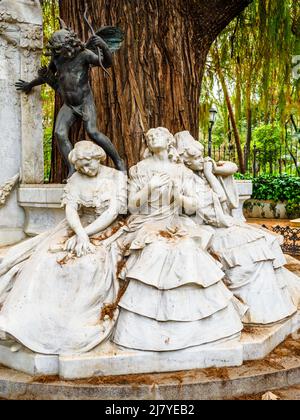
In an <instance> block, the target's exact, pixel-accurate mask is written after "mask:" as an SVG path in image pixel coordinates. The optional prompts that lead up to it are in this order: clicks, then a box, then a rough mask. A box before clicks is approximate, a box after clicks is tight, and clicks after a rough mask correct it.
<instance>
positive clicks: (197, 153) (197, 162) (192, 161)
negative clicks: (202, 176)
mask: <svg viewBox="0 0 300 420" xmlns="http://www.w3.org/2000/svg"><path fill="white" fill-rule="evenodd" d="M203 163H204V160H203V153H202V150H200V149H199V150H193V151H192V155H189V157H188V159H187V161H186V164H187V166H188V167H189V168H190V169H191V170H192V171H201V170H203Z"/></svg>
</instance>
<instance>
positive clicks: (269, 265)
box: [175, 132, 300, 324]
mask: <svg viewBox="0 0 300 420" xmlns="http://www.w3.org/2000/svg"><path fill="white" fill-rule="evenodd" d="M175 137H176V141H177V150H178V152H179V154H180V155H181V157H182V159H183V161H184V163H185V164H186V165H187V167H188V168H190V169H192V170H193V171H194V173H195V183H196V192H197V196H198V205H197V216H196V218H194V220H195V221H196V222H197V223H198V224H202V223H206V224H208V225H210V226H212V227H214V236H213V240H212V242H211V244H210V247H209V249H210V252H211V253H212V254H213V255H214V256H217V257H218V259H219V260H220V262H221V263H222V265H223V269H224V271H225V273H226V284H227V286H228V287H229V289H230V290H231V291H232V292H233V293H234V294H235V296H236V297H238V298H239V299H240V300H241V301H242V302H244V303H245V304H246V305H247V306H248V307H249V310H248V311H247V313H246V314H245V317H244V319H243V321H244V323H247V324H271V323H275V322H278V321H281V320H283V319H285V318H287V317H289V316H291V315H293V314H294V313H295V312H296V311H297V306H298V304H299V298H300V279H299V278H298V277H297V276H295V275H294V274H293V273H291V272H290V271H288V270H286V269H285V268H284V265H285V264H286V259H285V257H284V255H283V253H282V250H281V248H280V244H279V239H278V236H276V235H273V234H271V233H268V232H267V231H266V230H264V229H261V228H259V227H256V226H251V225H248V224H247V223H244V222H242V221H240V220H237V219H235V218H234V217H232V216H230V214H229V212H225V211H224V206H222V202H221V201H222V200H221V199H220V195H219V194H217V192H216V191H217V190H216V188H214V185H215V184H216V183H218V179H217V177H216V176H215V174H214V165H213V162H212V161H211V159H204V158H203V147H202V146H201V144H200V143H199V142H197V141H196V140H195V139H194V138H193V137H192V136H191V135H190V134H189V133H188V132H182V133H178V134H177V135H176V136H175ZM227 175H228V176H230V175H232V173H230V172H228V173H227ZM220 187H221V186H220ZM219 191H220V190H219Z"/></svg>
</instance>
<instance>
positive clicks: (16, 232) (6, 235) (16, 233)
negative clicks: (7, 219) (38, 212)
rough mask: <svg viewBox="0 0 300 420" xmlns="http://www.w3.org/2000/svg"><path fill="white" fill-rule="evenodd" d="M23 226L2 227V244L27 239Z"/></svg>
mask: <svg viewBox="0 0 300 420" xmlns="http://www.w3.org/2000/svg"><path fill="white" fill-rule="evenodd" d="M25 237H26V235H25V233H24V231H23V229H22V228H0V246H1V247H5V246H9V245H15V244H17V243H19V242H21V241H22V240H23V239H25Z"/></svg>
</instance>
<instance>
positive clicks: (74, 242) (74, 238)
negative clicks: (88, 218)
mask: <svg viewBox="0 0 300 420" xmlns="http://www.w3.org/2000/svg"><path fill="white" fill-rule="evenodd" d="M76 245H77V236H76V235H74V236H72V238H70V239H68V241H67V242H66V245H65V248H64V249H65V251H67V252H73V251H74V250H75V247H76Z"/></svg>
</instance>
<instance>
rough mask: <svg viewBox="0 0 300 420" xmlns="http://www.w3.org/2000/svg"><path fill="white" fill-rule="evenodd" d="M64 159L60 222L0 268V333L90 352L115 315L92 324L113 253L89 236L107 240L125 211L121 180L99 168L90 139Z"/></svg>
mask: <svg viewBox="0 0 300 420" xmlns="http://www.w3.org/2000/svg"><path fill="white" fill-rule="evenodd" d="M69 158H70V161H71V163H72V164H74V166H75V168H76V170H77V172H76V173H75V174H74V175H73V176H72V177H71V178H70V179H69V181H68V184H67V186H66V188H65V193H64V197H63V205H64V206H65V208H66V220H64V221H63V222H62V223H60V224H59V226H57V228H55V229H54V230H52V231H50V232H47V233H45V234H42V235H40V236H38V237H36V238H33V239H31V240H28V241H26V242H25V243H23V244H20V245H18V246H16V247H14V248H13V249H12V250H11V251H10V253H9V255H8V256H7V257H6V258H5V260H4V261H3V262H2V264H1V265H0V274H1V277H0V304H2V309H1V311H0V330H1V331H2V332H5V333H7V334H8V335H9V336H12V337H13V338H14V339H15V340H17V341H18V342H20V343H22V344H23V345H25V346H26V347H27V348H29V349H31V350H33V351H35V352H38V353H44V354H71V353H81V352H86V351H89V350H91V349H92V348H94V347H95V346H97V345H98V344H100V343H101V342H103V341H104V340H106V339H107V338H108V337H109V336H110V334H111V332H112V328H113V326H114V324H115V319H116V317H117V313H116V314H115V318H114V319H112V320H110V319H105V320H101V319H100V318H101V310H102V309H103V307H104V305H105V304H110V303H113V302H114V301H115V299H116V296H117V293H118V280H117V279H116V271H117V269H116V265H117V263H116V258H117V255H115V251H113V249H112V248H111V247H110V246H109V245H106V243H105V241H104V242H102V241H101V238H99V237H98V239H97V234H99V233H100V232H104V233H105V234H104V235H101V237H108V236H109V234H110V230H109V227H110V226H111V225H112V224H113V223H114V222H115V220H116V219H117V217H118V214H119V213H120V212H121V211H122V208H123V209H124V207H125V208H126V205H127V197H126V194H127V178H126V176H125V175H124V174H123V173H122V172H119V171H117V170H115V169H111V168H108V167H106V166H103V164H102V162H104V161H105V159H106V154H105V152H104V151H103V149H101V148H100V147H99V146H97V145H95V144H94V143H92V142H86V141H83V142H79V143H77V144H76V146H75V148H74V150H73V151H72V152H71V153H70V157H69ZM125 213H126V210H125ZM115 230H116V229H115V228H114V229H113V232H112V233H114V232H115ZM72 234H73V236H72ZM74 234H75V235H74ZM95 235H96V236H95ZM93 238H94V239H93ZM92 242H93V243H92Z"/></svg>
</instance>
